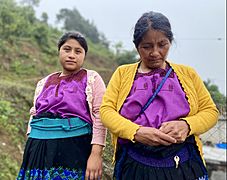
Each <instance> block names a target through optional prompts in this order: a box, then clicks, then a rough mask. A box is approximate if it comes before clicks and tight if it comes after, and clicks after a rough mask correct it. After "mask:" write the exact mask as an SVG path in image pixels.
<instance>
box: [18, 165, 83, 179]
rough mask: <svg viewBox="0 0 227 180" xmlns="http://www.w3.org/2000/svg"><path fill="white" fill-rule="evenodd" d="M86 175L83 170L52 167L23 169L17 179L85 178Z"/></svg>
mask: <svg viewBox="0 0 227 180" xmlns="http://www.w3.org/2000/svg"><path fill="white" fill-rule="evenodd" d="M84 177H85V172H84V171H82V170H75V169H73V170H70V169H67V168H66V169H64V168H62V167H59V168H51V169H49V170H48V169H44V170H40V169H31V170H25V169H21V170H20V172H19V175H18V177H17V180H31V179H32V180H33V179H34V180H41V179H42V180H74V179H77V180H83V179H84Z"/></svg>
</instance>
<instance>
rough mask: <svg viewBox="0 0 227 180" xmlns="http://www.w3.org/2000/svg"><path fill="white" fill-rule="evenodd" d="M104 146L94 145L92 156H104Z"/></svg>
mask: <svg viewBox="0 0 227 180" xmlns="http://www.w3.org/2000/svg"><path fill="white" fill-rule="evenodd" d="M103 148H104V147H103V146H102V145H98V144H93V145H92V149H91V154H94V155H100V156H102V153H103Z"/></svg>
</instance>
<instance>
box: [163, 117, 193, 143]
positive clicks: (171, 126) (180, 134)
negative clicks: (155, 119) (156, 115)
mask: <svg viewBox="0 0 227 180" xmlns="http://www.w3.org/2000/svg"><path fill="white" fill-rule="evenodd" d="M159 130H160V131H161V132H163V133H165V134H168V135H170V136H171V137H173V138H175V139H176V140H177V143H182V142H184V141H185V139H186V138H187V136H188V133H189V130H190V129H189V126H188V124H187V122H186V121H183V120H174V121H168V122H164V123H162V125H161V127H160V128H159Z"/></svg>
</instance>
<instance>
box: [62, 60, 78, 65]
mask: <svg viewBox="0 0 227 180" xmlns="http://www.w3.org/2000/svg"><path fill="white" fill-rule="evenodd" d="M65 62H66V63H73V64H74V63H76V62H75V61H70V60H66V61H65Z"/></svg>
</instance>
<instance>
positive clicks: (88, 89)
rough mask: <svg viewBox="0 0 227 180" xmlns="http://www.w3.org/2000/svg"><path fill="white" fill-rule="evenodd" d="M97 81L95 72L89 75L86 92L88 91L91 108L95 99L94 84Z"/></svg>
mask: <svg viewBox="0 0 227 180" xmlns="http://www.w3.org/2000/svg"><path fill="white" fill-rule="evenodd" d="M94 82H95V75H94V73H92V74H91V75H90V76H88V79H87V87H86V89H85V92H86V95H87V98H86V100H87V102H88V105H89V108H90V109H92V100H93V96H92V93H93V92H92V86H93V84H94Z"/></svg>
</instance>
